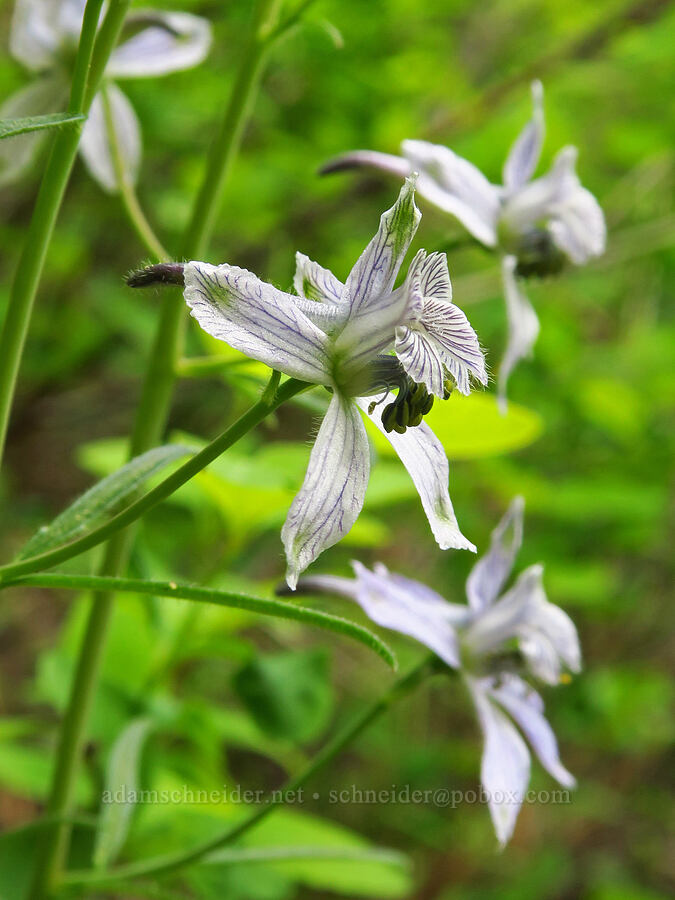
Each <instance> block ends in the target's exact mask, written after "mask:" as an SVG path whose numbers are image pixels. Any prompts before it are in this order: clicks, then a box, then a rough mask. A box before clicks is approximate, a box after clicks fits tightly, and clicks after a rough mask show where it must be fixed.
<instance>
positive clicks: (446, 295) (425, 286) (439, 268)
mask: <svg viewBox="0 0 675 900" xmlns="http://www.w3.org/2000/svg"><path fill="white" fill-rule="evenodd" d="M421 253H424V256H421ZM418 257H420V260H419V263H418V265H419V279H420V282H419V285H420V291H421V293H422V295H423V296H424V297H428V298H430V299H432V300H439V301H441V302H442V303H451V302H452V282H451V281H450V272H449V271H448V258H447V256H446V255H445V253H437V252H434V253H430V254H429V255H428V256H427V255H426V253H425V252H424V251H420V253H418V254H417V256H416V257H415V260H414V261H415V262H416V261H417V259H418Z"/></svg>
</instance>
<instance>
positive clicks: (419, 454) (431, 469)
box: [357, 395, 476, 553]
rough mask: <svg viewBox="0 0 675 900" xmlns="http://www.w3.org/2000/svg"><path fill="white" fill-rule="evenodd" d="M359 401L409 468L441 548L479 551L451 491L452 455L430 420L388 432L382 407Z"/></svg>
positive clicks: (384, 403)
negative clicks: (456, 509)
mask: <svg viewBox="0 0 675 900" xmlns="http://www.w3.org/2000/svg"><path fill="white" fill-rule="evenodd" d="M391 399H393V397H392V395H390V396H389V397H387V398H386V400H385V401H384V402H383V404H381V406H382V407H383V406H385V405H386V404H387V402H389V401H390V400H391ZM357 402H358V404H359V406H360V407H361V409H362V410H363V411H364V412H365V414H366V415H367V416H368V418H369V419H370V420H371V422H373V424H374V425H375V426H376V427H377V428H379V430H380V431H381V432H382V434H383V435H384V436H385V437H386V438H387V440H388V441H389V443H390V444H391V445H392V447H393V448H394V450H395V451H396V453H397V454H398V456H399V459H400V460H401V462H402V463H403V465H404V466H405V467H406V469H407V470H408V474H409V475H410V477H411V478H412V480H413V483H414V485H415V487H416V488H417V492H418V494H419V495H420V500H421V501H422V506H423V507H424V512H425V513H426V514H427V519H428V520H429V525H430V526H431V530H432V532H433V534H434V537H435V538H436V541H437V543H438V545H439V546H440V548H441V550H448V549H450V548H451V547H453V548H455V549H457V550H472V551H473V552H474V553H475V552H476V547H475V545H474V544H472V543H471V541H468V540H467V539H466V538H465V537H464V535H463V534H462V532H461V531H460V530H459V525H458V524H457V518H456V517H455V512H454V510H453V508H452V502H451V500H450V494H449V493H448V475H449V466H448V458H447V456H446V455H445V450H444V449H443V445H442V444H441V442H440V441H439V440H438V438H437V437H436V435H435V434H434V433H433V431H432V430H431V428H429V426H428V425H427V424H426V422H422V424H421V425H418V426H417V427H415V428H407V429H406V431H405V434H398V433H397V432H395V431H392V432H391V434H387V432H386V431H385V430H384V426H383V425H382V418H381V414H380V407H377V408H376V409H375V410H374V411H373V412H372V413H369V412H368V405H369V401H368V400H364V399H360V400H358V401H357Z"/></svg>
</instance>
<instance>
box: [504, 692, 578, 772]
mask: <svg viewBox="0 0 675 900" xmlns="http://www.w3.org/2000/svg"><path fill="white" fill-rule="evenodd" d="M490 694H491V695H492V697H494V699H495V700H497V701H498V703H500V704H501V706H502V707H503V708H504V709H505V710H506V711H507V712H508V714H509V715H510V716H511V717H512V718H513V719H515V721H516V722H517V723H518V726H519V727H520V729H521V730H522V732H523V734H524V735H525V737H526V738H527V740H528V741H529V742H530V745H531V746H532V749H533V750H534V752H535V753H536V755H537V757H538V758H539V761H540V762H541V764H542V766H543V767H544V768H545V769H546V771H547V772H548V773H549V774H550V775H552V776H553V778H555V779H556V781H559V782H560V784H562V785H564V786H565V787H569V788H572V787H574V785H575V784H576V782H575V779H574V776H573V775H572V774H571V773H570V772H568V771H567V769H566V768H565V767H564V766H563V764H562V763H561V762H560V755H559V753H558V742H557V741H556V737H555V734H554V733H553V729H552V728H551V726H550V725H549V723H548V722H547V721H546V719H545V717H544V710H543V707H544V704H543V701H542V699H541V697H540V696H539V694H538V693H537V692H536V691H534V690H533V689H532V688H531V687H530V686H529V685H528V684H526V683H525V682H524V681H523V680H522V678H519V677H518V676H517V675H509V676H508V677H505V678H504V679H502V683H501V684H500V685H499V686H498V687H494V686H493V687H491V688H490Z"/></svg>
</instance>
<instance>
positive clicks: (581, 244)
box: [548, 185, 607, 265]
mask: <svg viewBox="0 0 675 900" xmlns="http://www.w3.org/2000/svg"><path fill="white" fill-rule="evenodd" d="M548 227H549V231H550V232H551V234H552V235H553V240H554V242H555V244H556V245H557V246H558V247H559V248H560V249H561V250H562V251H563V253H566V254H567V256H568V257H569V258H570V259H571V260H572V262H573V263H575V264H576V265H581V264H582V263H585V262H587V260H588V259H590V258H591V257H592V256H600V255H601V254H602V253H604V252H605V244H606V241H607V226H606V225H605V217H604V214H603V212H602V209H601V208H600V204H599V203H598V201H597V200H596V199H595V197H594V196H593V194H591V192H590V191H587V190H586V188H584V187H582V186H581V185H577V187H576V188H575V189H574V190H571V191H570V192H569V194H568V195H567V198H566V200H565V202H564V204H561V206H560V208H559V209H556V210H555V212H554V214H553V217H552V218H551V221H550V222H549V225H548Z"/></svg>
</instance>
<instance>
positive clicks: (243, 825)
mask: <svg viewBox="0 0 675 900" xmlns="http://www.w3.org/2000/svg"><path fill="white" fill-rule="evenodd" d="M436 669H437V658H436V657H435V656H425V657H424V659H423V660H422V662H420V663H419V664H418V665H417V666H415V667H414V668H413V669H412V670H411V671H410V672H408V674H407V675H404V676H403V677H402V678H400V679H399V680H398V681H396V682H395V683H394V684H393V685H392V686H391V687H390V688H389V690H387V691H386V692H385V693H384V694H383V695H382V696H381V697H380V698H379V699H378V700H375V701H374V702H373V703H371V704H370V706H368V707H366V709H364V710H363V712H361V713H360V714H359V715H358V716H356V718H355V719H354V721H353V722H352V723H351V724H350V725H348V726H347V727H346V728H345V729H344V730H343V731H341V732H340V733H339V734H338V735H336V737H334V738H333V740H331V741H329V742H328V743H327V744H326V745H325V746H324V747H322V749H321V750H320V751H319V752H318V753H317V755H316V756H315V757H314V758H313V759H312V760H310V762H309V763H308V765H307V766H306V767H305V768H304V769H303V770H302V772H300V773H299V774H298V775H296V776H295V777H294V778H291V779H290V781H288V783H287V784H286V786H285V787H284V788H282V789H281V790H280V791H275V792H274V793H272V794H270V796H268V798H267V799H266V801H265V802H264V803H262V804H260V806H259V807H258V808H257V809H256V810H255V811H254V812H253V813H251V815H249V816H247V817H246V818H245V819H243V821H241V822H239V823H238V824H237V825H235V826H234V827H231V828H228V829H227V830H225V831H223V832H222V833H221V834H219V835H216V837H213V838H209V839H208V840H206V841H203V842H202V843H201V844H197V845H196V846H195V847H193V848H192V849H190V850H184V851H180V852H178V853H170V854H166V855H165V856H159V857H155V858H154V859H145V860H140V861H139V862H133V863H128V864H127V865H122V866H117V867H116V868H114V869H110V870H108V871H107V872H106V871H93V870H92V871H86V872H72V873H71V874H70V875H68V876H66V878H65V879H64V882H63V883H64V884H65V885H68V886H69V887H70V886H73V887H74V886H76V885H78V886H79V885H95V884H96V885H103V884H111V883H113V882H114V881H115V880H119V879H131V878H142V877H147V876H151V875H160V874H161V875H164V874H166V873H167V872H173V871H176V870H178V869H182V868H184V867H185V866H188V865H191V864H193V863H197V862H200V861H201V860H203V859H204V857H206V856H208V855H209V854H210V853H213V852H214V851H215V850H219V849H220V848H221V847H225V846H226V845H227V844H231V843H232V842H233V841H235V840H237V839H238V838H240V837H242V835H244V834H246V832H247V831H250V829H251V828H253V827H254V826H255V825H257V824H258V823H259V822H261V821H262V820H263V819H266V818H267V816H269V814H270V813H271V812H273V810H275V809H276V808H277V807H278V806H281V805H283V804H284V803H285V802H286V801H287V800H288V799H292V798H294V796H296V794H297V791H298V790H299V789H300V788H301V787H304V785H305V784H306V783H307V782H308V781H309V780H310V779H311V778H312V777H313V776H314V775H315V774H316V773H317V772H318V771H319V770H320V769H323V768H325V766H327V765H328V763H330V762H332V761H333V760H334V759H335V757H336V756H337V755H338V754H339V753H341V752H342V750H344V748H345V747H347V746H348V745H349V744H351V743H352V741H354V740H355V739H356V738H357V737H358V736H359V735H360V734H361V733H362V732H363V731H365V729H366V728H367V727H368V726H369V725H370V724H372V723H373V722H374V721H375V720H376V719H378V718H379V717H380V716H381V715H382V714H383V713H384V712H386V711H387V710H388V709H389V707H390V706H391V705H392V704H393V703H395V702H396V701H397V700H399V699H400V698H401V697H403V696H405V695H406V694H409V693H410V692H411V691H412V690H414V689H415V688H416V687H417V686H418V685H419V684H420V682H422V681H423V680H424V679H425V678H426V676H427V675H429V674H431V673H432V672H434V671H436ZM444 669H446V670H447V671H448V672H451V671H452V670H451V669H447V667H445V666H444Z"/></svg>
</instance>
